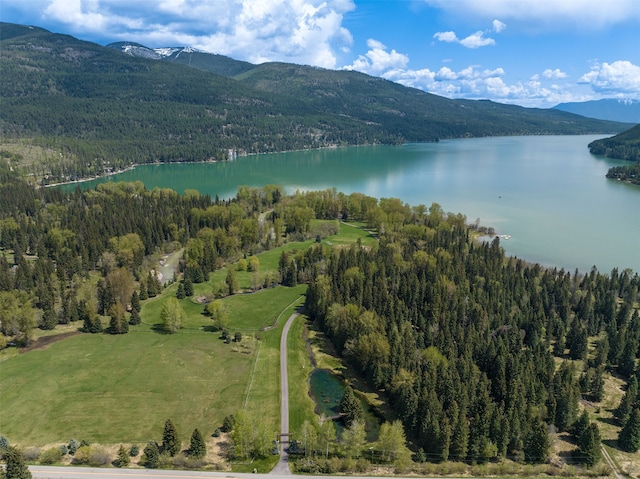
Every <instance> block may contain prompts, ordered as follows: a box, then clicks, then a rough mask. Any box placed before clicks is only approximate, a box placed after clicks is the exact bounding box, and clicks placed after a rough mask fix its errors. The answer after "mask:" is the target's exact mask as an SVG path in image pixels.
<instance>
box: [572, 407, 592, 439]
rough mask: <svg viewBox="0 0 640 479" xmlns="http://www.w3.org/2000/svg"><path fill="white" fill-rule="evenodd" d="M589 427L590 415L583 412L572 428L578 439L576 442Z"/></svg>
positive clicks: (574, 435)
mask: <svg viewBox="0 0 640 479" xmlns="http://www.w3.org/2000/svg"><path fill="white" fill-rule="evenodd" d="M588 427H589V413H588V412H587V411H582V414H580V416H579V417H578V419H576V422H574V423H573V426H571V434H572V435H573V437H574V438H575V439H576V441H577V440H578V439H579V438H580V436H582V433H583V432H584V431H586V430H587V428H588Z"/></svg>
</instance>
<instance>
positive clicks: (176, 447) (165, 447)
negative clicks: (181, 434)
mask: <svg viewBox="0 0 640 479" xmlns="http://www.w3.org/2000/svg"><path fill="white" fill-rule="evenodd" d="M162 451H163V452H166V453H168V454H169V455H170V456H171V457H173V456H175V455H176V454H177V453H178V452H180V441H179V439H178V432H177V431H176V428H175V426H174V425H173V423H172V422H171V419H167V421H166V422H165V423H164V432H163V433H162Z"/></svg>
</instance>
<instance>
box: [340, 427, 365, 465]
mask: <svg viewBox="0 0 640 479" xmlns="http://www.w3.org/2000/svg"><path fill="white" fill-rule="evenodd" d="M366 436H367V433H366V431H365V428H364V421H363V420H361V419H356V420H354V421H353V422H352V423H351V426H349V427H348V428H347V429H345V430H344V431H342V446H343V447H344V451H345V453H346V455H347V456H349V457H355V458H358V457H360V452H361V451H362V447H363V446H364V443H365V441H366Z"/></svg>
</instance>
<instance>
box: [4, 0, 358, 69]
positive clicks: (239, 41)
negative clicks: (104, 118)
mask: <svg viewBox="0 0 640 479" xmlns="http://www.w3.org/2000/svg"><path fill="white" fill-rule="evenodd" d="M2 2H3V3H4V2H7V3H8V4H10V5H11V6H13V7H14V8H22V9H24V8H25V6H24V0H2ZM31 2H32V4H35V5H37V7H38V8H41V10H40V11H42V12H43V14H42V16H43V19H46V20H48V21H53V22H58V23H60V24H63V25H65V26H66V28H67V29H68V30H67V31H69V32H70V33H72V34H76V35H81V34H83V33H91V34H94V35H95V34H96V32H99V33H100V34H101V35H102V36H104V37H107V38H112V39H114V40H130V41H136V42H139V43H142V44H144V45H147V46H150V47H159V46H178V45H188V46H193V47H195V48H199V49H202V50H205V51H209V52H213V53H220V54H224V55H229V56H232V57H234V58H237V59H241V60H247V61H250V62H253V63H261V62H265V61H285V62H291V63H301V64H310V65H315V66H321V67H326V68H336V66H337V55H338V53H339V52H345V51H348V50H349V49H350V48H351V45H352V43H353V38H352V36H351V33H350V32H349V31H348V30H347V29H346V28H344V27H343V26H342V23H343V17H344V15H345V14H346V13H348V12H350V11H352V10H354V9H355V4H354V3H353V0H227V1H202V0H134V1H132V0H31Z"/></svg>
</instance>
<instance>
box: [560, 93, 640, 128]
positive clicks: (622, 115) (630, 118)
mask: <svg viewBox="0 0 640 479" xmlns="http://www.w3.org/2000/svg"><path fill="white" fill-rule="evenodd" d="M554 108H555V109H556V110H561V111H567V112H569V113H575V114H576V115H582V116H586V117H587V118H597V119H600V120H610V121H622V122H625V123H640V101H639V100H619V99H613V98H610V99H605V100H593V101H584V102H575V103H560V104H559V105H556V106H554Z"/></svg>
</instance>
